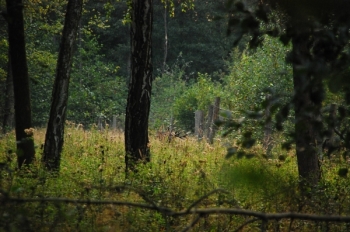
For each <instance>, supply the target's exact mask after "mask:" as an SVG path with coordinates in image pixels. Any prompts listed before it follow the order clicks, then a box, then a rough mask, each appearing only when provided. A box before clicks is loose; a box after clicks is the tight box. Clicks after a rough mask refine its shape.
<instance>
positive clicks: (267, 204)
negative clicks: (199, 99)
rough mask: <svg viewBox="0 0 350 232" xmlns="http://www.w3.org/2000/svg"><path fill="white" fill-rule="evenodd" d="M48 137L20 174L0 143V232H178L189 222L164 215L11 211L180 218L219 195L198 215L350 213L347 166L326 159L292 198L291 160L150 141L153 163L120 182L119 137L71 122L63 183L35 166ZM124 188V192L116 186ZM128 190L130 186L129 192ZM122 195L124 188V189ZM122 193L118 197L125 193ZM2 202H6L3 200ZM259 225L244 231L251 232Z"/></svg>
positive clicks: (203, 226)
mask: <svg viewBox="0 0 350 232" xmlns="http://www.w3.org/2000/svg"><path fill="white" fill-rule="evenodd" d="M44 133H45V130H44V129H38V130H36V131H35V134H34V139H35V143H36V144H37V148H36V154H37V160H36V162H35V163H34V164H33V165H32V166H31V167H29V168H25V169H23V170H16V157H15V153H14V151H15V139H14V137H15V135H14V133H13V132H12V133H9V134H6V135H4V136H3V137H2V138H1V140H0V163H1V170H0V171H1V176H0V190H1V192H0V204H1V207H0V215H1V217H0V228H1V230H4V231H180V230H182V229H183V228H185V227H186V225H187V224H188V223H189V222H190V221H191V220H192V219H193V217H194V216H191V215H190V216H185V217H168V216H164V215H163V214H162V213H161V212H156V211H151V210H146V209H140V208H136V207H130V206H116V205H113V204H100V205H98V204H97V205H95V204H88V203H85V204H78V203H76V204H74V203H62V202H61V203H52V202H50V203H48V202H41V203H40V202H39V203H34V202H33V203H29V202H28V203H15V202H7V201H6V198H5V197H4V196H5V195H9V196H12V197H18V198H69V199H87V200H115V201H128V202H135V203H148V204H150V203H154V204H157V205H159V206H164V207H169V208H171V209H173V210H183V209H186V208H187V207H188V206H189V205H191V204H192V203H193V202H194V201H195V200H197V199H199V198H200V197H201V196H203V195H205V194H207V193H208V192H210V191H212V190H214V189H217V188H222V189H226V190H227V191H228V193H223V192H219V193H216V194H213V195H211V196H209V197H208V198H205V199H204V200H203V201H201V202H200V203H199V204H198V205H197V206H196V207H201V208H206V207H231V208H241V209H250V210H256V211H262V212H270V213H272V212H286V211H295V212H304V213H321V214H340V215H345V214H350V212H349V209H350V208H349V206H350V201H349V195H350V191H349V190H350V187H348V186H350V185H349V181H348V178H346V177H345V178H343V177H339V176H338V175H337V170H338V168H339V167H340V166H341V167H347V166H348V163H347V162H346V161H345V160H343V161H339V160H337V162H334V161H330V160H327V161H324V169H323V176H324V182H322V183H321V185H320V188H319V189H318V190H316V191H315V192H312V193H311V194H310V195H312V196H313V197H312V198H310V199H307V200H305V199H302V197H301V196H300V194H299V192H298V182H297V180H298V178H297V177H298V175H297V166H296V158H295V156H294V155H293V154H292V153H287V152H285V151H283V150H280V149H279V150H278V149H277V150H275V151H274V152H275V154H276V157H278V156H279V155H283V156H284V157H286V159H285V160H284V161H281V160H279V159H272V160H271V159H270V160H267V159H264V158H263V156H262V155H261V154H263V150H262V149H260V148H259V147H258V148H256V150H254V151H253V152H254V154H256V157H255V158H252V159H246V158H243V159H237V158H232V159H229V160H226V159H225V155H226V149H225V147H224V146H223V145H222V144H220V141H216V142H215V144H214V145H208V144H207V143H205V142H198V141H197V140H195V139H192V138H186V139H174V140H172V141H170V142H168V141H162V140H159V139H157V138H156V137H154V136H151V139H150V146H151V152H152V157H151V162H150V163H148V164H146V165H141V167H140V168H139V171H138V172H137V173H134V174H132V175H130V176H129V177H128V179H125V172H124V169H125V165H124V139H123V135H122V134H121V133H118V132H113V131H109V130H104V131H98V130H97V128H96V127H91V128H89V129H87V130H84V129H83V128H82V126H81V125H75V124H72V123H69V124H68V125H67V128H66V133H65V144H64V149H63V154H62V161H61V170H60V174H59V176H50V174H49V173H47V172H46V171H45V170H44V169H43V168H42V165H41V162H40V159H41V153H42V143H43V141H44V136H45V134H44ZM120 186H123V189H122V188H121V187H120ZM125 186H126V187H125ZM124 187H125V188H124ZM122 190H123V191H122ZM1 199H3V200H1ZM249 219H250V218H249V217H243V216H234V215H211V216H208V217H203V218H202V219H201V220H200V221H199V223H197V224H196V225H195V226H194V228H192V230H193V231H233V230H234V229H236V228H238V227H239V226H240V225H242V224H243V223H244V222H245V221H246V220H249ZM260 227H261V223H260V222H254V223H252V224H249V225H247V226H246V227H245V228H244V229H243V231H256V230H258V229H259V228H260ZM290 228H291V229H292V230H293V231H317V230H318V231H346V229H347V227H346V225H341V224H324V223H323V224H322V223H319V224H314V223H308V222H293V223H292V224H291V223H290V221H289V220H281V221H278V222H269V223H268V224H267V227H266V229H267V231H288V230H289V229H290Z"/></svg>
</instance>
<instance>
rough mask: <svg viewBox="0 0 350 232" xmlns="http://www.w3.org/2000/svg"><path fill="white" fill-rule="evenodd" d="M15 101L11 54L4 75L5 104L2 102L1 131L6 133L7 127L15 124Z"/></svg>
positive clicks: (9, 127) (10, 127)
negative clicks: (5, 74)
mask: <svg viewBox="0 0 350 232" xmlns="http://www.w3.org/2000/svg"><path fill="white" fill-rule="evenodd" d="M14 116H15V102H14V92H13V75H12V68H11V55H10V53H9V57H8V69H7V76H6V86H5V104H4V118H3V122H2V130H3V131H2V132H3V133H6V132H7V131H8V130H9V129H12V128H13V126H14V124H15V118H14Z"/></svg>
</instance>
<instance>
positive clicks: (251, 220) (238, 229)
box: [234, 218, 260, 232]
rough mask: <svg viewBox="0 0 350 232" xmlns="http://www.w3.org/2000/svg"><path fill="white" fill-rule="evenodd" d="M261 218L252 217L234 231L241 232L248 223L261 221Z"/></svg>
mask: <svg viewBox="0 0 350 232" xmlns="http://www.w3.org/2000/svg"><path fill="white" fill-rule="evenodd" d="M259 220H260V219H259V218H252V219H250V220H248V221H246V222H245V223H243V224H242V225H240V226H239V227H238V228H237V229H235V231H234V232H239V231H241V229H243V228H244V227H245V226H246V225H248V224H250V223H253V222H256V221H259Z"/></svg>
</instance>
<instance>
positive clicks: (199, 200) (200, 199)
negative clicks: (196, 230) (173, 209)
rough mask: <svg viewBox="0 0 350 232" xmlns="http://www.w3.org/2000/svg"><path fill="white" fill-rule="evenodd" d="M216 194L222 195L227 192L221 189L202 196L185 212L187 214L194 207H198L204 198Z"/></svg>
mask: <svg viewBox="0 0 350 232" xmlns="http://www.w3.org/2000/svg"><path fill="white" fill-rule="evenodd" d="M217 192H223V193H228V191H226V190H223V189H215V190H213V191H211V192H209V193H207V194H206V195H204V196H202V197H201V198H199V199H198V200H196V201H195V202H193V203H192V204H191V205H190V206H189V207H188V208H187V210H186V211H187V212H189V211H190V210H191V209H192V208H193V207H195V206H196V205H198V204H199V203H200V202H201V201H203V200H204V199H205V198H208V197H209V196H210V195H213V194H214V193H217Z"/></svg>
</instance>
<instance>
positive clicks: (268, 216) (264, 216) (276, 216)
mask: <svg viewBox="0 0 350 232" xmlns="http://www.w3.org/2000/svg"><path fill="white" fill-rule="evenodd" d="M5 202H17V203H28V202H40V203H42V202H54V203H71V204H90V205H91V204H94V205H106V204H111V205H123V206H130V207H137V208H143V209H148V210H153V211H158V212H161V213H163V214H165V215H167V216H171V217H180V216H185V215H191V214H192V215H193V214H197V215H199V216H203V215H209V214H231V215H241V216H251V217H255V218H259V219H260V220H264V221H268V220H280V219H286V218H289V219H298V220H305V221H323V222H350V216H340V215H312V214H303V213H294V212H289V213H263V212H257V211H252V210H244V209H233V208H203V209H190V210H188V209H186V210H183V211H175V210H172V209H170V208H166V207H161V206H154V205H149V204H143V203H133V202H126V201H112V200H110V201H108V200H104V201H101V200H79V199H68V198H13V197H6V196H2V198H0V203H5ZM192 205H193V204H192Z"/></svg>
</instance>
